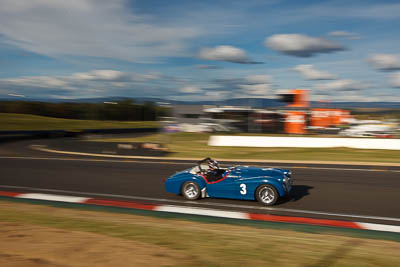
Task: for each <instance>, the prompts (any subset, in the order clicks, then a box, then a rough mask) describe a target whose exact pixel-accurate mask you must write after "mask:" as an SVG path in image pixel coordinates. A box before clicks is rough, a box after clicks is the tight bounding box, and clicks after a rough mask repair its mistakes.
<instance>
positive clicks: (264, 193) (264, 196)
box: [259, 187, 275, 204]
mask: <svg viewBox="0 0 400 267" xmlns="http://www.w3.org/2000/svg"><path fill="white" fill-rule="evenodd" d="M259 196H260V199H261V201H262V202H264V203H266V204H269V203H271V202H272V201H274V199H275V193H274V191H273V190H272V189H271V188H268V187H265V188H263V189H262V190H261V191H260V193H259Z"/></svg>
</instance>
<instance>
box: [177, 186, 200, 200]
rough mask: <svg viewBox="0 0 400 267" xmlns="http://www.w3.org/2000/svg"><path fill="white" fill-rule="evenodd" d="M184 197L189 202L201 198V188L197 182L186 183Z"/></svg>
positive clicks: (183, 189) (183, 187)
mask: <svg viewBox="0 0 400 267" xmlns="http://www.w3.org/2000/svg"><path fill="white" fill-rule="evenodd" d="M181 192H182V195H183V196H184V197H185V198H186V199H188V200H195V199H198V198H199V197H200V194H201V190H200V187H199V186H198V185H197V184H196V183H195V182H185V183H184V184H183V185H182V190H181Z"/></svg>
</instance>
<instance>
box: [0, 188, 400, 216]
mask: <svg viewBox="0 0 400 267" xmlns="http://www.w3.org/2000/svg"><path fill="white" fill-rule="evenodd" d="M0 188H8V189H19V190H34V191H42V192H52V193H67V194H80V195H85V196H93V197H114V198H124V199H135V200H144V201H155V202H169V203H180V204H192V205H196V206H211V207H224V208H240V209H247V210H248V209H256V210H264V211H280V212H288V213H300V214H311V215H323V216H335V217H344V218H358V219H371V220H381V221H393V222H400V218H392V217H381V216H369V215H356V214H343V213H331V212H321V211H310V210H296V209H285V208H272V207H261V206H250V205H234V204H227V203H210V202H193V201H179V200H174V199H163V198H150V197H139V196H126V195H115V194H102V193H91V192H78V191H70V190H58V189H45V188H35V187H28V186H11V185H0Z"/></svg>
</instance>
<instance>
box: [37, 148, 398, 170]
mask: <svg viewBox="0 0 400 267" xmlns="http://www.w3.org/2000/svg"><path fill="white" fill-rule="evenodd" d="M31 148H32V149H35V150H38V151H42V152H48V153H57V154H64V155H76V156H88V157H102V158H122V159H149V160H165V161H168V160H175V161H188V160H192V161H199V160H201V158H179V157H148V156H126V155H108V154H97V153H85V152H73V151H62V150H55V149H50V148H46V147H43V146H35V145H32V146H31ZM218 160H219V161H228V162H236V161H237V162H243V163H289V164H321V165H322V164H323V165H352V166H353V165H359V166H384V167H400V163H387V162H363V161H360V162H357V161H355V162H353V161H349V162H342V161H303V160H257V159H226V158H218Z"/></svg>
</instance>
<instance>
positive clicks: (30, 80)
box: [0, 70, 168, 97]
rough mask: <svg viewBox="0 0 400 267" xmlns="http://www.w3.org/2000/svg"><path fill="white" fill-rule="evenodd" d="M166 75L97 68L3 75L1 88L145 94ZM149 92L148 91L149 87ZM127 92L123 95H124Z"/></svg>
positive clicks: (33, 92)
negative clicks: (66, 72) (54, 73)
mask: <svg viewBox="0 0 400 267" xmlns="http://www.w3.org/2000/svg"><path fill="white" fill-rule="evenodd" d="M163 78H164V77H163V76H161V75H160V74H157V73H132V72H122V71H117V70H94V71H89V72H80V73H73V74H71V75H66V76H29V77H18V78H2V79H0V91H2V92H5V93H18V94H24V95H27V96H29V97H33V96H34V97H37V96H39V95H40V96H44V97H49V96H50V95H57V94H58V95H59V96H60V97H83V96H85V97H86V96H91V94H93V93H96V94H97V96H104V95H105V94H111V95H114V96H115V95H116V94H118V93H117V92H123V93H124V94H130V93H132V91H135V90H136V91H137V92H140V93H141V95H143V94H144V93H145V88H148V90H149V91H151V90H152V89H151V88H150V87H149V84H150V83H151V82H152V81H157V80H160V79H163ZM121 90H122V91H121ZM126 90H127V91H126ZM158 90H159V88H158ZM114 91H115V92H116V93H115V94H114V93H113V92H114ZM146 93H148V92H147V91H146ZM158 93H159V91H158ZM166 93H168V92H166ZM124 94H122V95H120V96H124ZM117 96H119V95H117Z"/></svg>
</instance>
